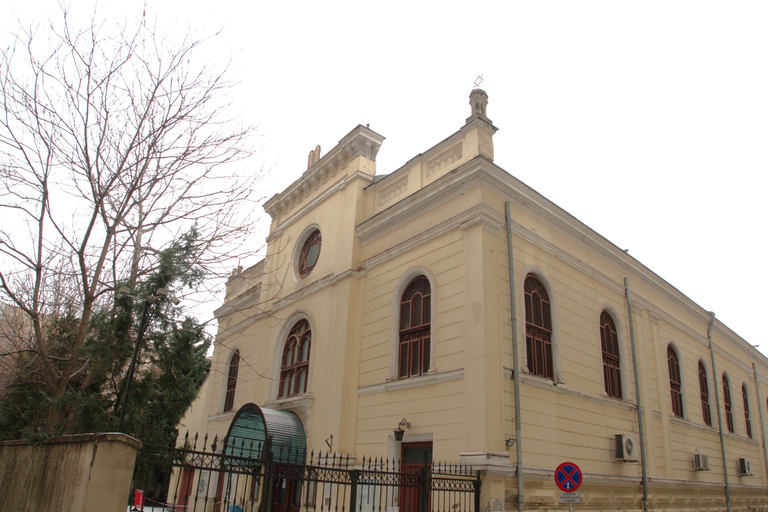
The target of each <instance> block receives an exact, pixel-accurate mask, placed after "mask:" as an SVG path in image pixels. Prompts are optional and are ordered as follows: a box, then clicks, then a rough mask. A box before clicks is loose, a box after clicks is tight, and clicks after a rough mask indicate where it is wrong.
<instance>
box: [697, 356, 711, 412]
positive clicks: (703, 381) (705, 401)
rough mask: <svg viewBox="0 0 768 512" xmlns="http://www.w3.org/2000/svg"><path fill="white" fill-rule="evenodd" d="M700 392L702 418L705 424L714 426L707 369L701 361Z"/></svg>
mask: <svg viewBox="0 0 768 512" xmlns="http://www.w3.org/2000/svg"><path fill="white" fill-rule="evenodd" d="M699 391H700V392H701V416H702V418H703V419H704V424H705V425H709V426H710V427H711V426H712V413H711V411H710V410H709V385H708V384H707V369H706V368H704V363H702V362H701V361H699Z"/></svg>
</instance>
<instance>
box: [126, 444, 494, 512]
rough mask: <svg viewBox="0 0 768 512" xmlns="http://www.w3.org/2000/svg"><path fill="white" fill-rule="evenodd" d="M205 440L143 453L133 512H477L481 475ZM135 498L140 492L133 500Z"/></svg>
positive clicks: (451, 467)
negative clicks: (139, 511) (141, 511)
mask: <svg viewBox="0 0 768 512" xmlns="http://www.w3.org/2000/svg"><path fill="white" fill-rule="evenodd" d="M208 442H209V439H208V436H207V435H206V436H205V437H204V438H202V439H200V438H199V437H198V436H197V435H196V436H194V438H190V437H189V435H188V434H187V436H186V437H185V441H184V446H182V447H172V446H145V447H144V448H143V449H142V450H141V451H140V452H139V454H138V457H137V461H136V470H135V474H134V492H132V498H131V505H132V508H136V509H138V510H141V505H139V504H140V503H141V502H142V501H143V506H144V510H148V511H149V510H152V511H158V510H168V511H177V512H198V511H199V512H256V511H258V512H310V511H311V512H479V510H480V507H479V500H480V476H479V473H478V472H476V471H473V470H472V469H471V468H470V467H468V466H464V465H461V464H455V463H433V462H431V461H424V462H423V463H401V462H400V461H399V460H387V459H379V458H363V459H362V461H359V462H358V461H356V460H353V459H351V458H350V457H349V456H348V455H344V456H340V455H337V454H330V453H323V454H315V453H314V452H312V453H306V452H302V453H299V452H295V451H294V452H291V453H288V451H287V450H276V451H273V450H272V447H271V443H270V442H269V440H268V441H267V442H265V443H263V444H260V443H253V442H250V443H248V442H243V441H241V442H240V443H236V446H228V445H227V440H226V439H225V440H224V441H223V443H220V441H219V440H218V438H214V439H213V441H212V442H211V444H210V446H209V445H208ZM135 491H139V492H138V493H136V492H135Z"/></svg>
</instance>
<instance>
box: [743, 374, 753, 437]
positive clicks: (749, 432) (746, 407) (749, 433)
mask: <svg viewBox="0 0 768 512" xmlns="http://www.w3.org/2000/svg"><path fill="white" fill-rule="evenodd" d="M741 396H742V398H743V399H744V421H745V422H746V424H747V437H748V438H750V439H752V422H751V421H750V420H749V400H748V399H747V386H746V384H742V385H741Z"/></svg>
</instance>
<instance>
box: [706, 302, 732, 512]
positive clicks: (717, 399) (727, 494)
mask: <svg viewBox="0 0 768 512" xmlns="http://www.w3.org/2000/svg"><path fill="white" fill-rule="evenodd" d="M709 314H710V315H712V319H711V320H710V321H709V327H707V338H708V339H709V356H710V357H711V358H712V378H713V380H714V382H715V406H716V407H717V429H718V430H719V431H720V454H721V456H722V459H723V480H724V481H725V506H726V508H727V509H728V512H731V486H730V485H729V484H728V462H727V461H726V459H725V436H724V435H723V414H722V413H721V412H720V391H719V389H718V388H719V386H718V385H717V368H716V367H715V346H714V344H713V343H712V326H713V325H714V324H715V313H714V312H712V311H710V312H709Z"/></svg>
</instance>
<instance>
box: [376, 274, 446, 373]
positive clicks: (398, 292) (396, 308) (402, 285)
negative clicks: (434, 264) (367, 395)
mask: <svg viewBox="0 0 768 512" xmlns="http://www.w3.org/2000/svg"><path fill="white" fill-rule="evenodd" d="M419 276H424V277H426V278H427V280H428V281H429V288H430V291H429V299H430V305H429V314H430V317H429V370H428V371H427V375H432V374H434V373H435V354H436V353H437V350H436V348H435V346H436V345H437V340H436V339H435V332H436V331H437V328H436V325H435V324H436V321H437V280H436V279H435V275H434V274H433V273H432V272H431V271H430V270H429V269H428V268H427V267H424V266H418V267H413V268H410V269H409V270H408V271H407V272H406V273H405V274H403V275H402V277H400V281H398V283H397V286H396V287H395V292H394V294H393V295H392V312H391V315H390V322H389V323H390V330H389V333H390V344H389V377H387V381H395V380H398V379H399V377H398V362H399V360H400V300H401V299H402V298H403V293H404V292H405V289H406V288H408V285H409V284H411V281H413V280H414V279H416V278H417V277H419ZM406 378H408V379H413V378H415V377H406Z"/></svg>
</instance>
